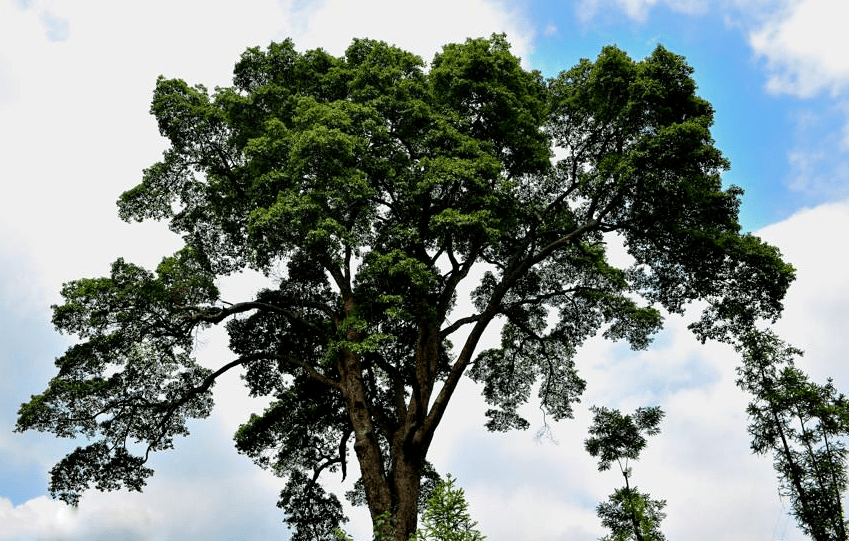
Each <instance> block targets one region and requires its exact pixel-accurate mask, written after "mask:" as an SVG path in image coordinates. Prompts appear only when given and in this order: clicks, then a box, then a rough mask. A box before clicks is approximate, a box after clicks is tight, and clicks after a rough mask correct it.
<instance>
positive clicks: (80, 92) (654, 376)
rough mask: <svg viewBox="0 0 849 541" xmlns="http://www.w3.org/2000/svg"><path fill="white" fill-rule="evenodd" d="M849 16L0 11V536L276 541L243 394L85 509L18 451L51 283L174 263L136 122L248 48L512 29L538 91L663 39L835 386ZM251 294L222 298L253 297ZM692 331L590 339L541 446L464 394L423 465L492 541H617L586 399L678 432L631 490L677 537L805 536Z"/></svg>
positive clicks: (616, 9)
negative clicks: (571, 394) (447, 485)
mask: <svg viewBox="0 0 849 541" xmlns="http://www.w3.org/2000/svg"><path fill="white" fill-rule="evenodd" d="M847 18H849V4H847V3H843V2H838V1H833V0H832V1H829V0H578V1H572V2H570V1H565V0H560V1H554V0H546V1H539V0H519V1H514V2H499V1H495V0H429V1H428V2H407V1H402V0H394V1H393V0H389V1H384V0H359V1H356V2H355V1H351V0H324V1H311V0H250V1H240V2H236V1H225V0H147V1H145V2H115V1H111V0H64V1H60V0H0V541H30V540H39V541H40V540H45V541H46V540H50V541H59V540H61V541H83V540H86V541H88V540H93V539H97V540H101V541H164V540H184V539H204V540H209V541H253V540H257V541H264V540H270V539H287V538H288V535H289V534H288V533H287V530H286V528H285V526H284V525H283V523H282V519H283V515H282V512H281V511H280V510H279V509H277V508H276V507H275V503H276V501H277V495H278V493H279V490H280V489H281V488H282V485H283V481H282V480H280V479H277V478H274V477H273V476H271V475H270V474H268V473H267V472H264V471H262V470H260V469H258V468H256V467H255V466H254V465H253V464H252V463H251V462H250V460H249V459H247V458H246V457H244V456H242V455H239V454H238V453H237V452H236V451H235V449H234V447H233V442H232V435H233V433H234V431H235V430H236V428H237V427H238V425H239V423H240V422H242V421H244V420H245V419H246V418H247V416H248V415H249V413H250V412H251V411H257V410H258V409H260V408H262V405H263V404H262V403H261V402H257V401H255V400H251V399H248V398H246V397H245V393H244V392H243V390H242V389H243V388H242V387H241V382H240V380H239V378H238V376H237V375H235V374H228V377H227V378H226V379H225V380H223V381H222V382H221V383H220V384H218V385H217V386H216V401H217V405H216V407H215V410H214V412H213V415H212V416H211V417H210V418H208V419H206V420H203V421H199V422H195V423H193V424H191V425H190V428H191V430H192V434H191V436H190V437H188V438H185V439H180V440H178V441H177V442H176V448H175V449H174V450H173V451H169V452H167V453H162V454H160V455H157V456H155V457H154V458H153V459H152V466H153V467H154V468H155V469H156V472H157V473H156V475H155V476H154V477H153V478H152V479H151V480H150V481H149V482H148V485H147V487H146V488H145V490H144V492H142V493H128V492H124V491H119V492H113V493H99V492H91V493H87V494H86V495H85V496H84V497H83V499H82V501H81V504H80V506H79V508H77V509H71V508H68V507H66V506H65V505H64V504H63V503H61V502H57V501H54V500H52V499H50V497H49V495H47V483H48V472H49V470H50V468H51V467H52V466H53V464H55V463H56V462H57V461H58V460H59V459H61V458H62V456H64V454H65V453H67V452H69V451H70V450H72V449H73V448H74V447H75V446H76V445H78V444H79V442H73V441H67V440H57V439H55V438H54V437H52V436H50V435H49V434H40V433H25V434H17V433H13V432H12V430H13V428H14V423H15V420H16V413H17V410H18V408H19V406H20V404H21V403H22V402H25V401H27V400H28V399H29V397H30V395H32V394H36V393H39V392H41V391H42V390H43V389H44V388H45V386H46V384H47V382H48V380H49V378H50V377H52V376H53V375H54V373H55V367H54V366H53V360H54V358H56V357H58V356H60V355H61V354H62V353H63V352H64V350H65V349H66V348H67V347H68V346H69V345H70V344H71V343H73V337H68V336H62V335H59V334H58V333H56V332H55V331H54V329H53V328H52V325H51V324H50V305H51V304H52V303H56V302H59V300H60V299H59V295H58V291H59V289H60V287H61V284H62V283H63V282H65V281H68V280H72V279H75V278H79V277H83V276H101V275H104V274H105V273H107V272H108V268H109V264H110V262H111V261H113V260H114V259H116V258H117V257H119V256H123V257H125V258H126V259H127V260H129V261H133V262H136V263H139V264H143V265H145V266H148V267H151V266H154V265H155V264H156V263H157V262H158V261H159V259H160V258H161V257H162V256H164V255H167V254H170V253H172V252H173V251H174V250H176V249H177V248H179V239H177V238H176V237H174V236H173V235H172V234H170V233H169V232H168V231H167V228H165V227H164V226H163V225H162V224H157V223H144V224H133V225H129V224H125V223H123V222H121V221H120V220H119V219H118V215H117V211H116V210H117V209H116V207H115V200H116V199H117V197H118V195H119V194H120V193H121V192H123V191H125V190H127V189H128V188H131V187H132V186H134V185H135V184H137V183H138V182H139V181H140V178H141V171H142V169H144V168H145V167H147V166H149V165H151V164H153V163H154V162H156V161H158V159H159V157H160V156H161V152H162V151H163V150H164V148H165V142H164V140H163V139H162V138H161V137H160V136H159V135H158V132H157V128H156V123H155V120H154V119H153V118H152V117H151V116H150V115H149V114H148V110H149V104H150V98H151V93H152V90H153V86H154V83H155V81H156V77H157V76H158V75H160V74H163V75H165V76H167V77H179V78H183V79H185V80H186V81H188V82H189V83H191V84H195V83H202V84H205V85H206V86H207V87H209V88H212V87H214V86H216V85H221V86H224V85H227V84H228V83H229V80H230V76H231V73H232V67H233V64H234V63H235V61H236V60H237V59H238V56H239V54H240V53H241V52H243V51H244V50H245V49H246V48H247V47H251V46H262V47H264V46H266V45H267V44H268V43H269V42H271V41H280V40H282V39H285V38H286V37H291V38H292V39H293V40H294V42H295V44H296V47H297V48H298V49H300V50H306V49H311V48H315V47H322V48H324V49H326V50H327V51H329V52H331V53H333V54H336V55H341V54H342V52H343V51H344V49H345V47H346V46H347V44H348V43H350V40H351V39H352V38H353V37H370V38H375V39H381V40H385V41H387V42H390V43H393V44H395V45H398V46H400V47H402V48H404V49H407V50H411V51H413V52H415V53H417V54H419V55H421V56H422V57H423V58H425V59H426V60H428V59H430V58H432V56H433V54H434V53H435V52H437V51H438V50H440V47H441V46H442V45H443V44H445V43H449V42H456V41H462V40H464V39H465V38H466V37H478V36H488V35H490V34H491V33H493V32H506V33H507V35H508V39H509V40H510V42H511V43H512V46H513V51H514V53H515V54H517V55H518V56H520V57H521V58H522V62H523V65H524V66H525V67H526V68H528V69H538V70H540V71H541V72H542V73H543V74H544V75H545V76H547V77H552V76H556V75H557V73H558V72H559V71H561V70H565V69H568V68H570V67H572V66H573V65H574V64H576V63H577V62H578V60H579V59H580V58H591V59H592V58H595V56H596V55H597V54H598V53H599V51H600V50H601V48H602V47H603V46H605V45H609V44H615V45H617V46H619V47H620V48H622V49H623V50H625V51H626V52H627V53H628V54H629V55H631V56H632V58H635V59H640V58H643V57H645V56H647V55H648V54H649V53H650V52H651V51H652V50H653V49H654V48H655V47H656V46H657V45H658V44H663V45H664V46H665V47H666V48H668V49H670V50H672V51H673V52H675V53H677V54H681V55H684V56H685V57H686V58H687V60H688V62H689V63H690V65H692V66H693V67H694V69H695V74H694V78H695V80H696V81H697V83H698V85H699V93H700V94H701V95H702V97H704V98H706V99H707V100H708V101H710V102H711V103H712V104H713V105H714V107H715V109H716V124H715V126H714V128H713V135H714V138H715V139H716V145H717V147H718V148H720V149H721V150H722V151H723V153H724V154H725V155H726V157H728V158H729V159H730V161H731V164H732V168H731V170H730V171H729V172H727V173H726V174H725V177H724V181H725V182H726V183H727V184H737V185H739V186H742V187H743V188H744V189H745V190H746V194H745V196H744V199H743V207H742V210H741V222H742V225H743V227H744V230H746V231H752V232H755V233H756V234H757V235H759V236H761V237H762V238H764V239H765V240H767V241H768V242H770V243H772V244H774V245H776V246H778V247H779V248H780V249H781V251H782V253H783V254H784V256H785V258H786V259H787V260H788V261H789V262H791V263H792V264H793V265H794V266H795V267H796V268H797V275H798V278H797V280H796V282H795V283H794V285H793V286H792V287H791V290H790V292H789V294H788V297H787V300H786V303H785V313H784V317H783V318H782V320H781V321H779V323H778V324H777V326H776V328H777V330H778V332H779V333H780V334H781V336H782V337H784V338H785V339H786V340H788V341H789V342H791V343H792V344H794V345H796V346H797V347H799V348H801V349H803V350H805V352H806V354H805V356H804V358H802V359H801V360H799V366H800V367H801V368H802V369H804V370H805V371H806V372H808V373H810V374H811V376H812V377H813V379H814V380H815V381H818V382H823V381H824V380H825V378H826V377H829V376H830V377H833V378H834V381H835V384H836V386H837V387H838V388H839V389H842V390H843V391H849V364H847V363H846V360H845V354H844V352H845V351H846V350H847V345H849V318H846V317H845V314H846V313H847V311H849V273H846V271H845V269H846V263H847V262H849V256H847V255H846V253H845V249H846V248H845V246H846V240H845V234H846V232H847V231H849V55H846V54H845V51H846V50H849V32H846V30H845V21H846V20H847ZM243 278H246V279H245V280H243V281H242V282H238V281H232V282H228V283H226V284H223V286H224V287H225V288H227V289H226V290H227V291H228V292H232V293H233V294H234V295H235V294H239V293H241V294H245V295H249V294H250V293H251V287H252V286H251V284H252V283H253V282H251V278H250V277H243ZM689 316H690V318H691V319H692V317H693V315H692V314H689ZM687 321H688V319H687V317H686V316H685V317H684V318H669V319H668V320H667V327H666V329H665V330H664V331H663V332H662V333H661V334H660V335H659V336H658V337H657V338H656V340H655V343H654V344H653V346H652V347H651V349H650V350H648V351H646V352H640V353H634V352H631V351H630V350H629V349H628V348H627V347H626V346H624V345H621V344H612V343H609V342H604V341H601V340H592V341H590V342H589V343H588V344H587V345H586V347H585V348H584V349H583V350H582V352H581V353H580V354H579V356H578V358H577V360H576V362H577V366H578V369H579V370H580V372H581V375H582V376H583V377H584V378H585V379H586V380H587V383H588V389H587V392H586V393H585V395H584V397H583V400H582V403H581V404H580V405H579V406H578V407H577V408H576V415H575V419H574V420H569V421H564V422H561V423H554V424H552V425H551V426H550V432H548V433H547V434H543V435H542V437H536V432H537V429H538V428H540V427H541V426H543V419H542V415H541V413H540V412H539V410H538V409H537V405H536V404H534V403H531V404H529V405H528V407H527V408H526V413H527V415H526V416H527V418H528V419H529V420H530V421H531V429H530V430H528V431H526V432H512V433H508V434H492V433H488V432H487V431H486V430H485V429H484V428H483V423H484V420H485V419H484V416H483V412H484V411H485V409H486V406H485V405H484V404H483V402H482V400H481V398H480V397H479V389H478V388H477V387H476V386H475V385H474V384H472V383H471V382H469V381H466V382H465V383H464V384H463V385H461V387H460V388H459V391H458V393H457V395H456V396H455V398H454V400H453V402H452V404H451V406H450V407H449V409H448V415H447V417H446V419H445V421H444V422H443V424H442V426H441V427H440V428H439V430H438V431H437V435H436V438H435V440H434V444H433V447H432V450H431V453H430V459H431V460H432V462H433V463H434V464H435V466H436V467H437V469H438V470H439V471H440V472H442V473H451V474H452V475H453V476H454V477H456V478H457V483H458V485H459V486H461V487H462V488H463V489H464V490H465V492H466V495H467V497H468V500H469V502H470V512H471V515H472V517H473V518H474V519H475V520H477V521H478V525H479V529H480V530H481V531H482V532H483V533H484V534H486V535H487V537H488V539H489V540H490V541H507V540H513V539H522V540H527V541H537V540H539V541H543V540H546V541H567V540H568V541H589V540H592V539H597V538H598V537H600V536H602V535H604V534H605V533H606V532H605V531H604V529H603V528H602V527H601V524H600V523H599V520H598V518H597V517H596V515H595V507H596V505H597V504H598V502H600V501H603V500H605V499H606V497H607V495H608V494H610V493H612V492H613V490H614V489H615V488H616V487H618V486H619V484H620V480H621V476H620V475H619V474H618V472H615V471H613V472H610V471H609V472H603V473H599V472H598V471H597V470H596V467H595V463H594V461H593V459H592V458H591V457H589V455H588V454H587V453H586V452H585V451H584V450H583V440H584V438H585V437H586V429H587V426H588V425H589V422H590V415H589V413H588V408H589V406H591V405H593V404H597V405H606V406H608V407H616V408H620V409H622V410H623V411H631V410H633V409H634V408H636V407H638V406H648V405H659V406H661V407H662V408H663V409H664V410H665V411H666V412H667V416H666V418H665V419H664V421H663V423H662V425H661V430H662V434H661V435H659V436H656V437H654V438H652V439H651V440H650V441H649V445H648V447H647V448H646V450H645V451H644V453H643V456H642V458H641V460H640V461H638V462H637V463H636V464H634V465H633V467H634V471H633V477H632V478H633V480H634V482H635V483H636V484H637V485H638V486H639V487H640V489H641V490H643V491H646V492H649V493H651V494H652V496H653V497H655V498H659V499H665V500H666V501H667V507H666V512H667V518H666V520H665V521H664V523H663V530H664V532H665V533H666V536H667V538H668V539H670V540H687V539H722V540H726V541H738V540H739V541H744V540H745V541H761V540H762V541H777V540H782V541H795V540H801V539H803V536H802V534H801V532H800V531H799V530H798V529H797V528H796V527H795V524H794V521H793V519H792V518H790V517H788V516H787V511H788V505H789V503H788V501H787V499H786V498H784V499H782V498H781V497H780V496H779V494H778V491H777V483H776V480H775V475H774V472H773V470H772V465H771V462H772V461H771V458H770V457H764V456H754V455H752V454H751V453H750V450H749V440H748V435H747V434H746V415H745V412H744V409H745V405H746V402H747V398H746V396H745V395H744V394H743V393H742V392H741V391H739V390H738V389H737V388H736V387H735V385H734V379H735V372H734V368H735V366H736V365H737V363H738V361H739V359H737V358H736V356H735V354H734V353H733V351H730V350H729V349H728V348H726V347H723V346H720V345H717V344H710V343H709V344H707V345H704V346H703V345H701V344H699V343H698V342H697V341H696V340H695V339H694V338H693V337H692V336H691V335H690V334H689V332H688V331H687V330H686V323H687ZM488 339H489V340H496V339H497V338H496V337H489V338H488ZM224 344H225V342H224V339H223V338H222V337H221V336H219V335H215V334H212V335H210V336H208V337H204V338H203V339H202V340H201V342H200V345H199V351H198V355H199V358H200V360H201V362H202V363H204V364H206V365H208V366H210V367H214V366H217V365H220V364H221V363H222V362H226V360H227V359H228V358H227V356H226V348H225V347H224ZM349 482H350V480H349V481H348V482H346V485H344V486H343V489H344V488H347V486H348V485H349ZM325 486H326V487H327V488H329V489H335V488H338V487H340V486H342V485H339V483H338V479H337V478H328V479H327V480H326V482H325ZM340 494H341V491H340ZM348 510H349V516H350V517H351V522H350V523H349V524H348V525H346V528H347V530H348V531H349V532H350V533H352V534H353V535H354V536H355V538H356V539H358V540H365V539H367V538H368V536H369V531H370V529H369V519H368V513H367V511H366V510H365V509H363V508H358V509H350V508H348Z"/></svg>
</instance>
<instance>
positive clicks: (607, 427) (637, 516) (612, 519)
mask: <svg viewBox="0 0 849 541" xmlns="http://www.w3.org/2000/svg"><path fill="white" fill-rule="evenodd" d="M591 410H592V411H593V413H594V414H595V415H594V416H593V424H592V426H591V427H590V429H589V432H590V437H589V438H587V439H586V440H585V442H584V445H585V447H586V449H587V452H589V453H590V455H592V456H593V457H597V458H598V459H599V461H598V470H599V471H606V470H609V469H610V466H611V465H612V464H613V462H616V463H617V464H618V465H619V470H620V471H621V472H622V476H623V477H624V478H625V486H624V487H622V488H619V489H617V490H616V491H615V492H614V493H613V494H611V495H610V497H609V498H608V501H607V502H604V503H601V504H599V506H598V508H597V512H598V516H599V518H601V523H602V525H603V526H605V527H606V528H609V529H610V531H611V534H610V535H608V536H605V537H603V538H601V539H602V541H626V540H628V539H634V540H636V541H664V539H666V538H665V537H664V536H663V533H661V531H660V521H661V520H663V519H664V517H665V516H666V515H665V514H664V513H663V512H662V510H663V508H664V507H665V506H666V500H653V499H651V498H650V497H649V495H648V494H644V493H641V492H639V491H638V490H637V487H633V488H632V487H631V485H630V482H629V478H630V476H631V468H630V467H629V466H628V460H636V459H637V458H638V457H639V455H640V451H642V450H643V448H644V447H645V446H646V438H645V436H654V435H656V434H659V433H660V429H659V428H658V425H659V424H660V421H661V420H662V419H663V416H664V413H663V411H662V410H661V409H660V408H659V407H657V406H655V407H651V408H637V411H636V412H635V413H634V415H622V414H621V413H619V411H618V410H615V409H614V410H610V409H607V408H605V407H595V406H593V407H592V408H591ZM644 434H645V435H644Z"/></svg>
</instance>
